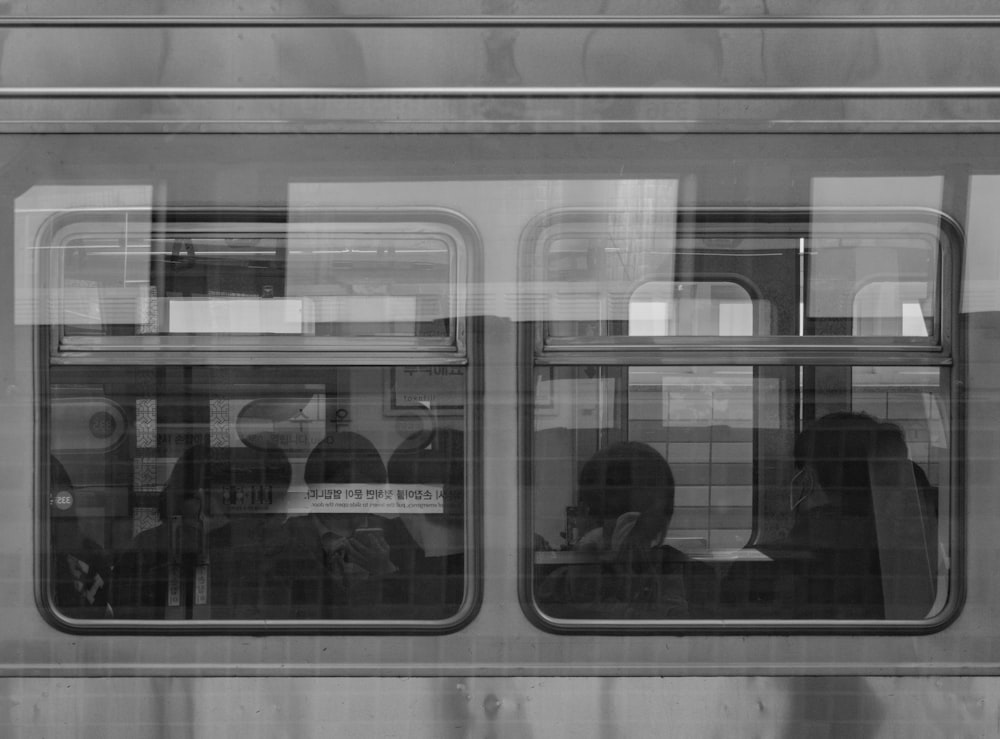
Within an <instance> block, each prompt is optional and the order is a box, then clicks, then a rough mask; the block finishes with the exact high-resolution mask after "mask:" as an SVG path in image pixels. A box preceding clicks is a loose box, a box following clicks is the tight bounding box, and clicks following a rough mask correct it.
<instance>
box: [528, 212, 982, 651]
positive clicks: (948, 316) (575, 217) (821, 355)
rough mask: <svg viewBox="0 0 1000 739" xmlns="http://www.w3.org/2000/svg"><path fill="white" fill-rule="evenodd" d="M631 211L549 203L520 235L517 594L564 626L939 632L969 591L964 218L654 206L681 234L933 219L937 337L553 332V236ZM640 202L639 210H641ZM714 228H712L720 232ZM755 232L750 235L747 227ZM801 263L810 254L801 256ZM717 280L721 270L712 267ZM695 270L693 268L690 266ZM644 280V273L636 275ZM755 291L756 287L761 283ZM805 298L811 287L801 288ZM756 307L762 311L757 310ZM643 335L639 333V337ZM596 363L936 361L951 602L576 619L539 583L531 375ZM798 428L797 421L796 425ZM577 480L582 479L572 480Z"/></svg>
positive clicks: (558, 628) (539, 621) (534, 612)
mask: <svg viewBox="0 0 1000 739" xmlns="http://www.w3.org/2000/svg"><path fill="white" fill-rule="evenodd" d="M624 212H625V211H620V210H615V209H600V208H594V209H584V208H567V209H557V210H552V211H549V212H546V213H544V214H542V215H540V216H539V217H537V218H536V219H535V220H534V221H533V222H532V223H531V224H530V225H529V227H528V228H526V229H525V231H524V233H523V234H522V239H521V248H520V257H521V270H520V274H521V279H522V286H523V290H524V293H525V295H526V296H528V298H529V301H528V302H529V303H530V304H531V306H532V308H533V312H532V313H530V314H529V315H528V316H527V317H526V319H525V320H524V321H523V322H522V325H521V327H520V333H519V361H520V366H521V373H520V377H519V381H520V383H521V387H522V392H521V397H522V398H525V401H524V402H523V403H522V404H521V407H520V419H519V429H520V440H519V448H520V450H521V459H522V464H521V470H520V473H519V482H520V490H521V496H520V497H521V509H522V516H521V521H520V524H521V529H522V530H521V536H520V543H521V556H520V571H521V577H520V580H519V583H520V588H519V596H520V599H521V607H522V610H523V611H524V613H525V615H526V616H527V617H528V618H529V619H530V620H531V621H532V623H534V624H535V625H536V626H538V627H539V628H540V629H542V630H544V631H547V632H550V633H556V634H633V633H646V634H659V633H662V634H683V633H717V634H740V633H747V634H752V633H774V634H793V633H824V634H860V633H878V634H892V633H907V634H925V633H933V632H936V631H939V630H941V629H943V628H945V627H946V626H947V625H948V624H949V623H950V622H951V621H952V620H954V619H955V618H956V617H957V615H958V613H959V610H960V608H961V605H962V602H963V599H964V568H963V564H962V559H961V556H960V553H961V549H962V545H963V539H962V534H963V531H964V527H963V524H962V500H963V497H964V496H963V487H962V480H963V474H962V459H963V449H964V438H963V427H962V424H961V397H962V396H961V392H960V390H961V387H962V382H961V374H962V368H963V365H962V362H961V349H962V346H961V333H960V331H961V324H960V323H959V321H958V315H959V312H958V310H959V305H960V278H961V257H962V245H963V238H964V237H963V232H962V229H961V227H960V226H959V224H958V223H957V222H956V221H955V220H954V219H952V218H951V217H950V216H948V215H947V214H945V213H943V212H941V211H938V210H934V209H930V208H898V207H894V208H753V207H750V208H742V209H735V208H677V209H668V208H665V209H663V210H653V211H647V212H645V213H644V216H645V218H646V221H647V222H653V223H660V222H668V223H674V224H676V226H677V229H678V232H677V234H678V235H677V241H678V242H679V241H680V240H681V238H682V237H681V234H683V235H685V236H690V235H696V234H698V233H699V228H705V227H707V228H709V229H713V228H719V229H720V230H725V229H731V228H733V227H735V228H737V229H738V228H739V227H740V225H741V224H742V225H745V226H748V227H750V228H751V229H759V228H763V229H775V228H777V229H779V232H780V229H782V228H785V229H787V231H794V232H796V233H800V236H801V237H802V238H810V237H811V234H810V232H809V228H810V226H811V225H812V224H813V223H815V222H816V221H817V220H819V221H821V222H824V223H828V224H835V223H836V222H837V221H838V220H843V219H851V218H857V219H861V220H862V221H865V220H874V221H875V222H876V223H877V222H879V219H883V220H884V219H885V218H886V217H888V218H889V219H890V220H894V219H907V218H912V219H914V220H915V221H916V222H918V223H920V224H921V225H922V226H923V227H933V228H934V229H935V230H936V233H937V235H938V244H939V248H938V264H937V272H936V274H937V278H938V280H937V284H936V285H935V286H934V287H935V289H936V295H935V296H934V300H935V306H936V316H935V324H936V327H937V330H936V331H935V332H934V335H931V336H929V337H928V338H926V339H925V338H923V337H920V338H919V339H918V340H914V338H913V337H904V336H899V337H891V340H886V339H885V337H858V336H826V337H824V336H780V337H774V336H767V337H759V336H753V337H746V336H740V337H733V338H730V337H709V336H700V337H698V336H696V337H692V336H666V337H664V336H657V337H632V336H622V337H619V336H613V337H570V338H559V339H552V338H551V337H550V336H548V335H547V322H548V317H547V315H546V313H545V310H546V309H545V304H544V296H545V295H546V294H548V293H550V292H551V291H552V289H553V288H552V285H551V284H549V283H545V281H544V275H543V274H540V273H541V271H542V270H543V269H544V259H543V255H544V253H545V244H544V240H543V238H544V236H545V235H546V234H547V233H548V232H549V230H550V229H552V228H553V227H558V225H559V224H560V223H561V222H563V221H566V222H570V223H573V224H574V225H579V224H580V223H581V222H585V221H587V220H588V219H590V220H593V221H595V222H597V223H604V222H606V221H607V219H608V218H609V217H619V216H621V214H622V213H624ZM632 213H636V212H634V211H633V212H632ZM713 233H714V231H713ZM740 235H741V236H746V234H740ZM800 263H801V262H800ZM707 277H708V278H709V279H714V278H717V277H718V275H716V274H711V273H710V274H708V275H707ZM683 279H684V280H685V281H687V280H689V279H695V280H696V278H693V277H691V276H689V275H685V277H684V278H683ZM633 284H634V285H639V284H642V280H636V281H635V282H634V283H633ZM751 295H753V296H754V297H756V293H755V291H751ZM801 299H802V300H803V301H805V300H806V299H807V298H806V297H805V296H804V295H803V296H802V298H801ZM755 315H756V311H755ZM637 339H638V340H637ZM588 365H590V366H594V367H595V368H628V367H632V366H640V367H642V366H687V365H695V366H697V365H712V366H746V367H750V368H751V369H753V370H754V375H755V376H756V374H757V373H756V369H757V368H759V367H768V366H770V367H781V366H788V367H796V368H799V369H800V370H801V369H802V368H805V367H820V366H843V367H855V366H869V365H874V366H899V365H906V366H925V367H937V368H940V369H941V372H942V373H945V375H944V376H943V377H942V386H943V387H944V388H945V389H946V392H947V398H946V401H947V403H948V414H949V417H948V423H949V428H950V430H951V431H950V438H949V456H950V465H949V491H950V502H951V516H950V519H949V521H948V535H949V541H948V546H949V551H948V552H947V554H948V556H949V559H950V563H951V567H950V569H949V571H948V574H947V577H946V580H945V582H946V583H947V588H948V592H947V595H946V600H945V603H944V605H943V607H942V608H941V609H940V610H939V611H938V612H936V613H933V614H932V615H930V616H929V617H927V618H924V619H919V620H906V621H899V620H888V619H887V620H848V619H844V620H840V619H817V620H809V621H803V620H796V619H791V618H789V619H760V620H757V619H753V620H750V619H744V620H736V619H725V618H707V619H690V618H689V619H678V620H668V619H656V620H653V619H650V620H634V621H633V620H623V619H617V620H615V619H607V620H604V619H600V620H598V619H579V620H576V619H566V618H559V617H555V616H551V615H547V614H546V613H545V612H544V609H543V607H542V606H541V605H540V604H538V603H537V602H536V598H535V593H536V591H537V587H538V584H539V582H538V580H537V578H536V571H535V570H536V567H535V564H536V557H535V552H534V539H533V532H534V531H535V529H536V527H535V519H534V517H535V505H536V503H535V500H534V498H533V493H532V491H533V481H532V470H531V460H532V455H533V451H534V450H533V444H534V434H535V431H534V422H535V415H534V404H533V398H534V392H535V390H534V386H533V378H534V374H535V371H536V370H537V369H538V368H559V367H565V368H568V369H572V368H574V367H583V366H588ZM797 430H798V429H796V431H797ZM574 484H575V482H574ZM758 494H759V493H758V491H757V490H756V489H755V491H754V502H753V505H754V516H753V533H752V536H751V542H750V543H749V544H748V545H747V546H748V547H752V546H753V541H754V539H755V538H756V532H757V530H758V526H759V522H758Z"/></svg>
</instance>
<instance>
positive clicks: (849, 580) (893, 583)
mask: <svg viewBox="0 0 1000 739" xmlns="http://www.w3.org/2000/svg"><path fill="white" fill-rule="evenodd" d="M917 470H918V468H917V467H916V466H915V465H914V464H913V463H912V462H911V461H910V460H909V459H908V458H907V457H906V450H905V441H904V437H903V434H902V431H901V430H900V429H899V428H898V427H897V426H894V425H892V424H888V423H880V422H879V421H877V420H876V419H874V418H872V417H871V416H869V415H867V414H864V413H854V412H847V411H843V412H837V413H831V414H829V415H826V416H823V417H822V418H820V419H818V420H816V421H814V422H813V423H812V424H811V425H809V426H808V427H806V428H805V429H804V430H803V431H802V432H801V433H800V434H799V436H798V438H797V439H796V441H795V447H794V475H793V476H792V479H791V486H790V487H791V499H790V505H791V508H792V510H793V513H794V519H793V524H792V527H791V530H790V531H789V533H788V535H787V537H785V538H784V539H783V540H781V541H779V542H776V543H774V544H771V545H767V546H762V547H761V550H762V551H764V552H765V553H766V554H769V555H771V556H772V557H773V558H774V560H775V561H774V562H771V563H766V564H764V565H762V566H758V565H756V564H750V563H737V564H736V565H734V566H733V568H732V570H731V571H730V573H729V575H728V577H727V583H726V587H725V588H724V591H725V600H726V602H727V603H728V604H729V605H731V606H733V607H734V608H735V610H734V611H733V612H732V613H730V614H728V615H731V616H733V617H765V618H802V619H884V618H886V617H892V618H897V617H904V618H911V617H913V618H920V617H923V616H924V615H926V613H927V609H928V608H929V607H930V605H931V602H932V601H933V582H932V579H933V571H934V563H933V562H931V561H929V559H928V558H929V556H930V554H931V553H932V552H933V545H929V540H928V534H929V533H930V531H931V528H932V527H933V526H934V525H935V524H934V523H933V516H934V515H935V513H934V511H933V510H928V507H929V505H930V503H931V502H932V501H931V498H930V495H931V494H932V493H929V490H928V488H929V484H927V485H924V484H922V482H923V481H924V480H926V477H925V476H923V475H922V474H918V471H917ZM919 560H922V563H921V561H919ZM907 591H909V592H907ZM887 611H888V612H887ZM900 614H904V615H900Z"/></svg>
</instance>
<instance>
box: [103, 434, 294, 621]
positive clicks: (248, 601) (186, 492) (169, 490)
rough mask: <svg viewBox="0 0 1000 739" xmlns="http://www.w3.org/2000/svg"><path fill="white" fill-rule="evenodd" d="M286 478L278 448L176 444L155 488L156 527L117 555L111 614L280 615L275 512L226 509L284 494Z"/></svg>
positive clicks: (281, 539) (281, 543) (281, 541)
mask: <svg viewBox="0 0 1000 739" xmlns="http://www.w3.org/2000/svg"><path fill="white" fill-rule="evenodd" d="M290 478H291V467H290V465H289V462H288V459H287V458H286V457H285V454H284V452H282V451H281V450H279V449H277V448H266V447H265V448H261V449H249V448H211V447H209V446H208V445H207V444H201V445H195V446H192V447H189V448H188V449H186V450H184V452H183V453H182V454H181V456H180V457H179V458H178V460H177V462H176V463H175V464H174V467H173V469H172V470H171V473H170V476H169V478H168V479H167V482H166V485H165V486H164V488H163V491H162V493H161V495H160V511H159V513H160V522H159V524H158V525H156V526H154V527H152V528H150V529H147V530H145V531H142V532H140V533H139V534H138V535H136V536H135V537H134V539H133V542H132V546H131V548H130V549H128V550H126V551H124V552H121V553H120V554H119V555H118V558H117V562H116V566H115V588H114V596H113V598H114V606H115V612H116V615H118V616H119V617H121V618H132V619H162V618H164V617H166V616H167V611H166V609H167V608H168V607H174V608H176V609H177V611H176V612H174V613H172V614H171V617H174V618H200V617H209V616H211V617H228V618H248V617H252V616H256V615H260V614H261V613H267V615H270V616H272V617H282V616H287V610H288V606H287V602H288V598H287V597H286V596H283V595H282V594H281V591H282V589H283V588H284V589H287V586H283V585H281V583H282V581H283V580H284V577H285V576H284V575H283V574H281V575H279V574H278V573H276V572H275V561H276V560H275V557H276V555H277V554H278V553H280V552H281V551H283V549H284V548H285V546H286V544H285V536H284V533H283V531H282V530H281V527H280V523H281V522H282V521H283V518H284V517H283V516H280V517H279V516H275V515H268V514H263V513H256V514H252V513H246V514H239V513H233V512H232V511H230V510H229V508H231V507H232V506H233V505H234V504H235V503H237V502H239V503H246V504H247V505H246V506H239V505H237V506H236V509H239V508H242V507H248V506H249V505H250V501H257V502H258V503H259V504H260V507H262V508H263V507H264V505H265V504H266V501H267V500H271V501H274V500H275V499H280V498H281V497H283V496H284V494H285V491H286V490H287V488H288V484H289V480H290ZM265 531H266V533H267V534H269V535H268V536H265ZM199 581H201V582H203V584H205V585H206V587H205V588H204V592H202V590H203V589H202V588H201V587H199ZM196 591H198V592H197V593H196Z"/></svg>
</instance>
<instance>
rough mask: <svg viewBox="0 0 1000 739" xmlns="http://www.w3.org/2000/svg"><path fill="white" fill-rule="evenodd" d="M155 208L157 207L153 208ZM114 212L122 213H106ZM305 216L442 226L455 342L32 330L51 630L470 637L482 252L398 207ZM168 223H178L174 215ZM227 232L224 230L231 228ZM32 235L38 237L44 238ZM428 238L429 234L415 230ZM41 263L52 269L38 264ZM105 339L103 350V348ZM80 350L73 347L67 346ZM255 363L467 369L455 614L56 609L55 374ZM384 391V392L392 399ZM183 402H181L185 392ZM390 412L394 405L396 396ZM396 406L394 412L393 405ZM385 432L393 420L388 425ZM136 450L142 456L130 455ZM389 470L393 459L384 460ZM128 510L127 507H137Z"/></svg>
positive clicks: (456, 231)
mask: <svg viewBox="0 0 1000 739" xmlns="http://www.w3.org/2000/svg"><path fill="white" fill-rule="evenodd" d="M155 207H156V206H154V208H155ZM55 210H56V213H55V216H60V215H63V214H66V213H69V214H70V215H69V216H67V217H70V218H71V217H72V211H73V209H72V208H68V209H65V210H64V211H60V210H58V209H55ZM106 210H107V211H115V210H118V209H117V208H114V207H111V208H107V209H106ZM177 210H180V211H183V213H184V215H185V216H190V215H193V216H194V217H198V216H199V215H205V214H222V217H223V219H225V218H229V219H230V221H229V222H232V219H233V218H239V217H251V218H253V219H259V218H261V217H264V218H270V219H273V220H274V221H275V222H279V223H283V224H284V225H285V226H286V227H287V226H288V225H289V224H290V223H293V222H294V221H292V220H290V219H288V218H287V214H288V209H284V208H280V209H279V208H247V207H240V208H227V207H218V208H210V207H200V208H197V209H183V208H182V209H177ZM298 212H304V213H308V215H309V217H310V218H321V217H330V218H332V219H334V220H333V221H332V223H334V224H336V223H338V222H340V223H345V222H350V223H355V222H363V223H366V224H369V225H371V226H372V227H377V226H378V225H379V224H382V223H386V224H389V225H390V226H391V227H392V228H394V229H396V231H395V233H404V234H405V233H406V232H405V231H401V230H400V229H405V228H407V227H411V226H413V225H414V224H418V225H419V224H421V223H422V224H428V223H431V224H436V225H437V226H438V227H439V231H440V232H441V233H446V234H447V235H448V238H449V239H451V247H450V248H451V252H452V253H451V256H450V258H449V271H450V278H449V285H448V289H449V301H448V302H449V305H448V307H447V309H448V310H449V311H450V314H451V321H452V326H453V328H452V331H451V336H450V338H449V339H447V340H446V341H433V340H432V341H423V342H422V341H420V340H419V337H413V339H412V340H411V339H410V337H404V339H403V340H395V339H390V340H384V339H382V338H380V337H364V336H360V337H349V338H348V339H347V340H344V339H343V338H336V337H335V338H334V340H326V341H319V342H313V343H312V345H308V346H305V347H303V346H301V344H302V343H303V341H302V339H303V338H305V337H296V336H291V337H282V336H268V335H263V336H258V337H253V338H254V339H256V340H247V339H246V338H240V337H223V338H225V339H230V340H228V341H216V339H217V338H218V337H215V336H213V335H208V336H204V337H195V338H196V340H194V341H192V340H190V337H184V338H181V340H179V341H171V338H177V337H170V336H169V335H161V336H135V337H130V336H124V337H113V336H108V337H95V338H96V339H98V340H96V341H95V340H90V341H81V342H78V343H77V344H76V345H71V346H67V342H66V341H65V336H64V331H63V326H62V325H61V324H58V323H56V322H55V321H49V322H45V321H40V322H37V323H36V325H35V326H34V328H33V337H34V344H35V366H36V370H35V377H36V388H37V391H36V411H35V416H36V423H35V428H36V439H37V445H36V448H37V449H38V450H39V451H38V459H37V460H36V463H35V469H36V471H37V474H36V487H35V490H36V493H35V500H36V506H35V510H36V511H37V512H38V513H37V514H36V515H35V525H36V532H37V534H36V542H37V543H36V562H37V567H36V573H37V575H38V576H37V578H36V580H35V582H36V586H35V596H36V602H37V604H38V607H39V610H40V611H41V613H42V615H43V616H44V618H45V619H46V620H47V621H48V622H49V623H50V624H51V625H53V626H54V627H55V628H57V629H59V630H62V631H66V632H69V633H81V634H83V633H114V634H141V635H149V634H162V635H192V634H220V635H221V634H250V635H268V634H291V635H295V634H298V635H310V634H392V635H401V634H414V635H441V634H448V633H453V632H456V631H459V630H461V629H462V628H464V627H465V626H467V625H468V624H469V623H470V622H471V621H472V620H473V619H474V618H475V617H476V615H477V613H478V611H479V608H480V606H481V602H482V597H483V592H482V591H483V588H482V576H481V573H482V567H483V537H482V529H483V523H482V512H481V511H482V469H481V465H480V464H479V463H478V460H479V458H480V454H479V453H478V451H477V450H480V449H481V448H482V426H483V422H482V414H481V403H479V402H478V401H477V400H476V399H477V398H478V397H479V394H480V393H481V392H482V390H481V388H482V386H483V380H482V316H479V315H473V314H472V313H471V312H470V296H471V294H472V289H473V286H474V285H476V284H478V283H479V281H480V276H479V273H480V271H481V269H482V263H483V259H482V250H483V247H482V243H481V240H480V238H479V235H478V232H477V230H476V229H475V227H474V226H473V225H472V223H471V222H470V221H469V220H468V219H467V218H465V216H463V215H462V214H460V213H458V212H457V211H453V210H449V209H444V208H436V207H427V208H413V207H399V208H381V207H375V208H342V209H339V208H302V209H296V210H295V211H294V212H293V213H298ZM165 217H166V218H169V217H170V214H169V213H168V214H167V215H166V216H165ZM224 222H225V221H224ZM42 232H43V229H36V230H35V231H34V232H32V234H31V235H32V237H35V236H37V235H38V234H40V233H42ZM418 233H420V234H421V236H423V235H424V234H425V232H424V231H418ZM42 264H43V265H44V264H45V263H44V262H43V263H42ZM39 273H41V274H42V275H43V277H45V278H47V277H48V276H49V275H51V272H50V271H49V268H48V265H45V266H42V267H36V270H35V274H36V276H37V275H38V274H39ZM100 339H106V340H104V341H101V340H100ZM70 344H72V342H70ZM258 364H264V365H268V366H272V367H273V366H287V367H288V368H289V369H291V370H293V374H294V370H296V369H300V370H301V372H300V373H299V374H303V373H304V374H308V373H310V372H318V371H320V370H321V369H322V368H323V367H329V368H330V369H333V370H337V369H345V370H348V369H352V368H353V369H364V368H365V367H374V368H380V369H384V370H385V371H386V372H387V377H391V370H392V369H393V368H404V367H408V368H409V367H412V368H418V369H419V368H433V367H442V368H462V369H463V370H464V374H465V379H464V390H463V393H464V398H465V405H464V410H463V411H462V414H463V415H462V420H461V428H462V432H463V434H464V453H465V465H464V469H465V475H464V486H465V491H466V493H465V503H464V510H463V517H464V524H463V537H464V542H465V545H464V569H463V571H462V574H461V577H462V582H463V590H464V594H465V595H464V598H463V600H462V602H461V603H460V604H459V605H458V607H457V610H456V612H455V613H454V614H453V615H451V616H449V617H447V618H444V619H434V620H421V619H417V618H415V619H400V618H396V617H392V618H381V617H380V618H372V619H354V620H345V619H291V618H289V619H286V620H270V619H254V620H250V619H248V620H233V619H228V620H223V619H218V620H212V619H211V618H208V619H204V618H203V619H197V618H189V619H184V620H171V619H168V618H162V619H161V618H157V619H155V620H154V619H118V618H113V617H112V618H75V617H72V616H67V615H66V614H65V613H63V612H62V611H61V608H60V606H59V605H57V604H56V602H55V600H54V592H53V589H54V582H55V578H54V571H53V561H52V559H53V558H52V556H51V555H50V552H51V551H52V526H51V520H52V519H51V515H50V513H49V511H50V506H52V505H53V499H54V496H55V495H56V494H57V493H58V492H59V491H58V490H56V489H55V486H54V485H53V484H52V482H51V480H50V479H49V473H48V470H49V459H50V457H51V454H52V452H51V445H50V439H51V436H52V435H51V431H50V428H51V423H52V419H51V417H50V416H51V413H50V412H49V410H48V409H49V408H51V407H52V398H53V381H52V374H53V372H54V371H58V372H59V373H65V372H74V371H79V372H83V373H84V374H87V373H93V372H100V369H101V368H102V367H117V366H125V367H128V368H133V369H149V370H153V369H154V368H155V367H161V366H162V367H176V368H179V369H180V368H185V367H189V368H206V369H209V370H218V369H225V368H226V367H233V368H237V367H250V366H254V365H258ZM390 385H391V382H390V381H389V380H387V383H386V389H385V392H386V393H387V394H388V393H390V392H391V391H392V388H391V387H390ZM182 392H183V391H182ZM384 402H385V403H390V398H389V397H388V395H387V396H386V397H385V398H384ZM386 407H388V406H386ZM398 415H399V413H398V412H395V411H394V412H390V413H389V416H387V418H388V419H389V421H391V420H392V419H393V418H397V420H398ZM387 422H388V421H387ZM133 451H137V450H133ZM386 461H388V460H386ZM130 505H131V503H130Z"/></svg>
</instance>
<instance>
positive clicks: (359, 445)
mask: <svg viewBox="0 0 1000 739" xmlns="http://www.w3.org/2000/svg"><path fill="white" fill-rule="evenodd" d="M304 476H305V482H306V484H307V485H322V484H323V483H355V482H367V483H372V484H375V485H381V484H382V483H384V482H385V480H386V474H385V464H384V463H383V462H382V455H380V454H379V452H378V449H376V448H375V445H374V444H372V443H371V442H370V441H369V440H368V439H366V438H365V437H364V436H362V435H361V434H356V433H354V432H353V431H338V432H336V433H333V434H330V435H329V436H327V437H326V438H325V439H323V441H321V442H320V443H319V444H317V445H316V447H315V448H314V449H313V450H312V452H311V453H310V454H309V458H308V459H307V460H306V468H305V475H304Z"/></svg>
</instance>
